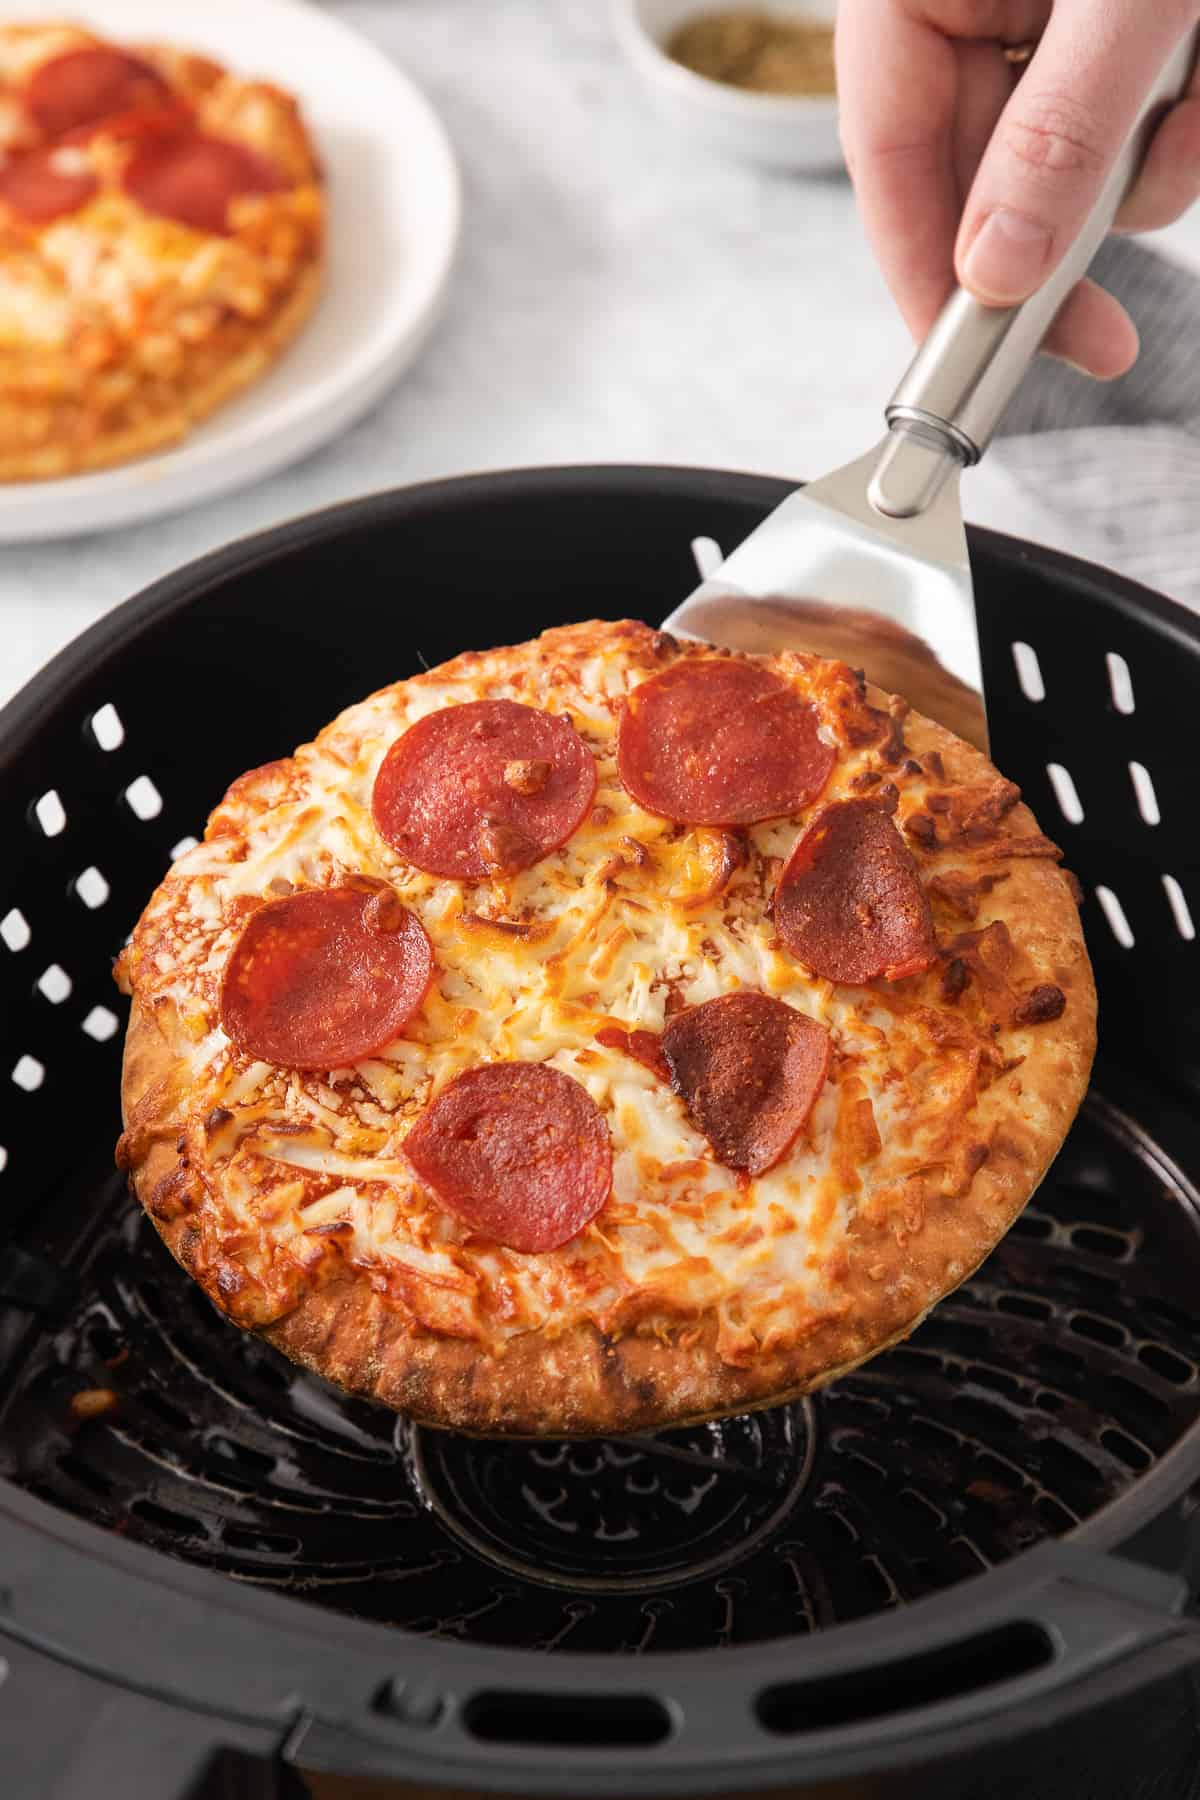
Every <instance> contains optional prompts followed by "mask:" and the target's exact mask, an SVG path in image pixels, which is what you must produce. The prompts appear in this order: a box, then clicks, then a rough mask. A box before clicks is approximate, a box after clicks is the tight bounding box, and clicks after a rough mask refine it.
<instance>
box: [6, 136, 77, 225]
mask: <svg viewBox="0 0 1200 1800" xmlns="http://www.w3.org/2000/svg"><path fill="white" fill-rule="evenodd" d="M99 185H100V184H99V182H98V181H97V180H96V177H95V175H94V174H93V173H92V171H91V169H90V168H88V167H87V166H86V165H85V164H84V162H83V159H82V156H81V154H80V153H79V152H78V151H63V150H27V151H26V152H25V153H24V155H22V156H14V157H13V158H12V159H11V161H9V162H7V163H5V164H4V166H3V167H2V168H0V201H2V202H3V203H4V204H5V205H6V206H10V207H11V208H12V210H13V212H15V213H17V214H19V216H20V217H21V218H22V219H24V220H25V221H26V222H27V223H28V224H30V225H48V224H49V223H50V221H51V219H61V218H62V217H63V216H64V214H66V213H73V212H78V211H79V208H80V207H81V206H86V205H87V203H88V201H89V200H90V199H91V197H92V195H93V194H94V193H95V192H96V190H97V188H98V187H99Z"/></svg>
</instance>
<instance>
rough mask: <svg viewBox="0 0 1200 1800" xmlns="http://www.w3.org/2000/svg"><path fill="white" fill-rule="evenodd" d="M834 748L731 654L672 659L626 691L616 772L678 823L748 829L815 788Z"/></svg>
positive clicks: (757, 668) (807, 713)
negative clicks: (700, 658) (681, 660)
mask: <svg viewBox="0 0 1200 1800" xmlns="http://www.w3.org/2000/svg"><path fill="white" fill-rule="evenodd" d="M834 760H835V757H834V751H833V749H832V747H831V746H830V745H829V744H827V743H825V741H824V740H823V739H822V738H821V736H820V735H819V733H818V731H817V713H816V709H815V707H813V706H811V705H810V704H809V703H808V701H807V700H802V699H801V698H800V696H799V694H797V693H795V692H794V691H793V690H792V689H791V688H790V687H789V686H788V684H787V682H786V681H783V680H781V679H780V677H779V676H778V675H774V674H772V672H771V671H770V670H769V669H764V668H763V667H762V666H761V665H760V664H758V663H752V662H738V661H735V660H734V659H733V657H726V656H721V657H711V658H709V659H708V660H706V661H699V662H691V661H684V662H677V663H675V664H673V665H672V667H671V668H669V669H664V670H663V673H662V674H661V675H653V676H651V678H650V680H649V681H643V682H642V683H641V685H640V686H639V687H636V688H634V690H633V692H632V693H631V694H630V696H629V698H628V699H627V700H626V702H625V705H624V708H623V709H622V713H621V725H620V731H619V734H618V737H617V768H618V770H619V772H620V776H621V780H622V782H623V784H624V786H625V789H626V792H627V793H630V794H632V796H633V798H634V799H635V800H636V801H637V803H638V805H639V806H644V807H645V808H646V811H647V812H652V813H658V814H659V815H660V816H661V817H662V818H665V819H675V820H677V821H678V822H679V823H681V824H684V825H754V824H757V823H758V822H759V821H760V820H762V819H781V818H783V817H785V816H786V815H787V814H788V813H793V812H798V811H799V810H800V808H801V807H802V806H806V805H807V804H808V802H809V801H810V800H812V799H814V798H815V797H816V795H817V794H819V793H820V791H821V789H822V788H823V787H824V786H825V783H826V782H827V781H828V779H829V774H830V770H831V769H832V768H833V764H834Z"/></svg>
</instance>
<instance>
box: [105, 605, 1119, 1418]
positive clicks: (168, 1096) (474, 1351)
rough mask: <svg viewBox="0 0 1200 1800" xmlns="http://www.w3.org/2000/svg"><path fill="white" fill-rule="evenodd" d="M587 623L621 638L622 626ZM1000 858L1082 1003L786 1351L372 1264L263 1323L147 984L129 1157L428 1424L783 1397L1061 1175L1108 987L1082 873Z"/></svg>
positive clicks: (971, 775)
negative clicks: (1094, 965)
mask: <svg viewBox="0 0 1200 1800" xmlns="http://www.w3.org/2000/svg"><path fill="white" fill-rule="evenodd" d="M571 629H575V630H578V631H580V632H586V631H592V632H593V633H594V634H599V641H604V638H605V635H606V634H612V633H614V632H617V631H618V630H619V629H622V628H618V627H607V626H601V627H582V628H571ZM466 660H467V659H460V661H466ZM454 666H456V665H451V667H454ZM436 673H437V672H435V674H436ZM867 698H868V699H869V700H870V702H871V703H872V704H874V705H875V706H877V707H879V708H881V709H886V708H887V705H888V696H886V695H883V694H881V693H880V692H879V691H878V690H870V691H869V693H868V695H867ZM904 731H905V738H906V742H907V747H908V751H909V753H910V754H912V755H915V756H917V757H921V756H923V755H925V754H926V753H928V752H930V751H936V752H938V753H939V754H940V755H941V758H942V760H943V764H944V768H945V775H946V782H947V785H952V784H954V783H967V784H975V783H981V784H982V783H987V782H994V781H995V780H996V773H995V770H994V769H993V767H992V765H991V764H990V763H989V762H988V761H987V759H986V758H985V757H984V756H982V754H981V753H980V752H978V751H976V750H974V749H973V748H971V747H970V746H969V745H967V744H965V743H964V742H962V741H961V740H960V739H957V738H955V737H953V736H952V735H951V734H950V733H949V732H947V731H945V730H944V729H943V728H942V727H941V726H939V725H937V724H935V723H933V722H932V721H930V720H928V719H925V718H923V717H921V716H920V715H917V714H914V713H910V714H909V715H908V717H907V719H906V720H905V723H904ZM287 769H288V765H286V764H280V765H269V766H268V770H267V771H264V772H263V773H262V776H261V778H256V777H251V778H247V779H248V781H249V782H250V787H249V790H248V791H247V789H245V788H243V789H242V793H241V794H240V795H235V796H234V800H233V802H232V805H233V808H234V813H235V814H236V812H237V810H238V808H239V807H241V806H244V805H249V806H250V807H251V808H253V804H254V798H255V781H256V779H257V780H258V786H259V792H260V793H262V792H270V793H273V794H278V792H279V790H280V784H281V783H286V780H287ZM1004 836H1005V838H1010V839H1021V838H1024V839H1030V838H1036V837H1037V836H1038V832H1037V825H1036V822H1035V820H1034V818H1033V815H1032V814H1031V813H1030V812H1029V810H1028V809H1027V808H1026V807H1025V806H1023V805H1017V806H1016V807H1015V808H1013V809H1012V810H1010V811H1009V812H1008V814H1007V816H1006V817H1005V819H1004ZM960 860H969V858H963V859H960ZM986 866H987V867H988V868H989V869H991V870H992V871H993V872H1004V874H1005V879H1004V882H1003V885H1002V887H1000V888H999V889H998V890H997V895H998V896H1002V897H1003V904H1002V911H1003V914H1004V916H1005V917H1006V918H1007V919H1008V920H1009V922H1010V923H1011V925H1012V927H1013V933H1014V936H1015V937H1016V939H1017V942H1018V944H1019V946H1020V948H1021V950H1022V952H1023V953H1024V954H1027V955H1028V957H1029V959H1030V961H1031V962H1032V963H1033V965H1034V966H1035V968H1036V971H1037V974H1038V977H1039V979H1040V980H1043V981H1046V982H1052V983H1054V984H1056V985H1057V986H1058V987H1059V988H1060V989H1061V991H1062V994H1063V995H1064V997H1065V1007H1064V1010H1063V1012H1062V1014H1061V1016H1060V1017H1059V1018H1057V1019H1056V1020H1054V1021H1052V1022H1050V1023H1043V1024H1039V1025H1033V1026H1031V1027H1030V1028H1028V1029H1027V1030H1026V1031H1025V1032H1024V1033H1023V1034H1021V1035H1022V1049H1023V1051H1024V1060H1023V1062H1022V1063H1021V1067H1020V1075H1019V1086H1014V1088H1013V1097H1012V1100H1011V1103H1009V1102H1008V1101H1007V1100H1006V1102H1005V1105H1004V1108H1003V1111H1002V1114H1001V1118H1000V1124H999V1125H998V1126H997V1127H995V1128H994V1129H993V1130H992V1132H991V1136H990V1144H989V1148H988V1154H987V1157H986V1160H985V1161H984V1162H983V1164H982V1166H978V1167H975V1168H974V1172H973V1173H972V1172H971V1158H970V1155H969V1150H970V1145H969V1142H968V1141H967V1140H968V1139H969V1136H970V1133H969V1130H966V1131H965V1134H960V1136H959V1141H958V1143H957V1146H956V1147H957V1148H959V1149H962V1150H964V1151H965V1152H967V1154H968V1160H967V1164H966V1174H965V1179H964V1180H963V1181H961V1182H960V1183H959V1184H958V1188H959V1191H957V1192H956V1191H952V1190H953V1187H954V1184H950V1191H946V1192H945V1193H942V1194H936V1193H934V1194H930V1195H928V1196H927V1197H926V1198H925V1200H924V1202H923V1204H922V1205H921V1206H919V1207H918V1208H917V1209H916V1211H915V1212H914V1211H912V1210H908V1211H906V1210H905V1209H903V1208H898V1207H896V1206H894V1205H879V1206H874V1205H871V1204H864V1205H861V1206H860V1207H859V1208H858V1210H857V1211H856V1213H855V1214H854V1216H853V1218H852V1220H851V1222H850V1224H849V1226H848V1229H847V1231H846V1233H845V1234H844V1237H843V1239H842V1241H841V1244H840V1247H839V1250H838V1251H837V1252H836V1253H835V1255H834V1256H833V1258H832V1259H831V1262H830V1266H829V1268H828V1269H827V1271H826V1280H827V1284H828V1287H829V1290H830V1292H831V1293H832V1295H833V1296H834V1298H833V1302H832V1304H830V1305H828V1306H826V1307H825V1308H824V1309H822V1310H821V1311H820V1312H819V1313H817V1314H815V1315H814V1316H811V1317H805V1316H803V1309H800V1312H799V1315H798V1317H797V1321H796V1330H795V1333H794V1341H792V1342H790V1343H789V1344H787V1345H785V1346H784V1347H782V1348H777V1349H773V1350H772V1349H768V1350H765V1351H762V1350H760V1351H758V1352H757V1353H755V1354H751V1355H749V1356H747V1357H743V1358H738V1359H737V1360H736V1361H731V1360H730V1355H729V1347H728V1338H727V1322H726V1327H725V1329H724V1330H723V1324H722V1317H721V1312H720V1309H718V1308H716V1307H710V1308H707V1309H703V1310H701V1311H699V1312H698V1313H697V1314H696V1315H695V1316H693V1317H691V1318H688V1319H686V1320H679V1321H678V1322H676V1323H675V1324H673V1325H670V1326H668V1327H667V1328H664V1327H663V1326H662V1325H661V1323H659V1324H657V1325H656V1326H655V1328H654V1329H653V1330H639V1329H637V1328H636V1327H634V1328H629V1329H623V1330H621V1331H618V1332H615V1333H608V1332H606V1331H603V1330H601V1329H599V1328H598V1327H597V1326H596V1325H595V1324H593V1323H591V1322H589V1321H581V1322H578V1323H574V1324H572V1325H570V1326H569V1327H568V1328H567V1329H565V1330H563V1331H561V1332H554V1331H551V1330H534V1331H527V1332H519V1333H517V1334H515V1335H513V1336H511V1337H509V1338H508V1339H507V1340H506V1341H505V1342H504V1343H503V1344H499V1345H493V1346H490V1347H484V1346H481V1345H480V1344H479V1343H478V1342H476V1341H474V1340H473V1339H471V1338H468V1337H462V1336H455V1335H452V1334H448V1333H446V1332H441V1331H433V1330H429V1329H427V1328H425V1327H424V1326H422V1325H420V1324H418V1323H417V1320H416V1318H415V1317H414V1315H413V1314H412V1313H411V1312H410V1311H409V1310H408V1309H406V1308H405V1307H404V1306H403V1305H400V1304H397V1302H396V1301H395V1299H394V1298H385V1297H384V1296H383V1295H382V1294H381V1293H380V1292H378V1291H377V1290H376V1288H375V1287H373V1286H372V1285H371V1283H370V1281H369V1280H368V1279H366V1278H365V1277H364V1272H363V1271H362V1270H361V1269H358V1268H356V1267H353V1266H345V1267H343V1268H342V1269H341V1270H340V1271H338V1272H334V1273H333V1274H331V1275H330V1274H328V1273H326V1274H325V1275H324V1276H323V1277H322V1280H321V1281H320V1282H319V1283H318V1284H316V1285H305V1284H303V1283H301V1284H300V1287H299V1288H298V1290H297V1291H296V1293H295V1295H294V1304H292V1305H291V1307H290V1310H285V1311H284V1313H283V1316H272V1317H267V1318H264V1319H262V1320H261V1321H256V1320H255V1319H254V1316H253V1314H254V1309H255V1304H256V1296H255V1293H254V1291H253V1287H254V1284H253V1283H252V1282H251V1283H248V1284H246V1285H245V1286H243V1284H242V1282H241V1278H240V1276H236V1275H235V1276H234V1277H233V1279H232V1281H229V1280H227V1279H226V1278H225V1277H224V1276H221V1275H218V1274H215V1273H214V1271H213V1269H212V1268H211V1267H210V1266H200V1265H198V1262H197V1246H198V1244H199V1241H200V1238H199V1233H198V1231H197V1229H196V1223H195V1221H196V1217H197V1212H196V1208H197V1206H199V1207H201V1208H202V1207H203V1205H204V1200H203V1197H202V1194H201V1192H200V1184H198V1183H197V1182H196V1178H195V1175H194V1172H193V1171H191V1170H189V1168H188V1166H187V1162H186V1159H185V1160H183V1161H181V1159H180V1156H179V1153H178V1150H177V1148H176V1135H177V1133H178V1131H179V1130H180V1128H181V1125H182V1122H183V1120H184V1117H185V1115H186V1110H187V1093H188V1083H189V1079H190V1077H189V1073H188V1070H187V1067H186V1066H185V1064H184V1063H183V1062H182V1061H181V1060H180V1058H179V1057H178V1056H177V1055H176V1053H175V1051H174V1050H173V1049H172V1045H171V1042H170V1041H169V1038H168V1036H167V1035H165V1034H164V1032H163V1030H161V1029H160V1026H159V1023H158V1021H157V1019H156V1018H155V1016H154V1015H153V1013H152V1011H151V1009H150V1008H149V1006H147V1005H144V1004H143V1003H142V1000H141V999H140V998H139V997H137V996H136V994H135V1000H134V1007H133V1013H132V1017H131V1021H130V1028H129V1035H128V1039H127V1044H126V1053H125V1065H124V1075H123V1082H122V1098H123V1106H124V1112H125V1119H126V1128H127V1135H126V1139H125V1140H123V1143H124V1144H125V1146H126V1153H125V1160H126V1162H127V1163H131V1164H132V1167H131V1178H132V1182H133V1185H134V1188H135V1191H136V1193H137V1194H138V1196H139V1198H140V1199H141V1201H142V1203H143V1205H144V1206H145V1207H146V1209H147V1211H148V1212H149V1213H150V1215H151V1217H152V1218H153V1219H154V1223H155V1225H156V1228H157V1229H158V1231H159V1233H160V1235H161V1236H162V1238H163V1240H164V1242H165V1243H166V1245H167V1247H168V1248H169V1250H170V1251H171V1253H172V1255H173V1256H175V1258H176V1259H177V1260H178V1261H179V1262H180V1263H181V1265H182V1266H183V1267H184V1268H185V1269H189V1271H190V1272H192V1273H193V1274H194V1275H196V1277H197V1278H198V1279H200V1280H201V1281H202V1282H203V1284H204V1285H205V1287H206V1290H207V1291H208V1292H209V1294H210V1297H211V1298H212V1299H213V1300H214V1301H215V1302H216V1304H217V1305H218V1306H220V1307H222V1308H223V1309H224V1310H226V1311H230V1312H231V1313H232V1314H233V1316H234V1317H235V1318H237V1319H238V1322H239V1323H243V1324H247V1325H250V1326H251V1327H252V1328H256V1329H258V1330H260V1331H261V1334H262V1335H263V1336H264V1337H265V1338H266V1339H267V1340H268V1341H269V1342H271V1343H272V1344H274V1345H275V1346H276V1347H277V1348H278V1349H280V1350H282V1351H283V1352H284V1353H285V1354H286V1355H288V1356H289V1357H291V1358H292V1359H293V1360H295V1361H296V1362H298V1363H300V1364H302V1365H304V1366H305V1367H307V1368H310V1369H312V1370H314V1371H315V1372H316V1373H318V1374H321V1375H323V1376H325V1377H326V1378H328V1379H329V1380H331V1381H334V1382H336V1383H338V1384H339V1385H340V1386H342V1387H344V1388H346V1389H348V1390H350V1391H351V1392H355V1393H359V1394H363V1395H367V1396H369V1397H371V1398H374V1399H376V1400H378V1401H380V1402H382V1403H383V1404H385V1405H387V1406H389V1407H392V1408H395V1409H396V1410H397V1411H400V1412H403V1413H406V1414H408V1415H409V1416H411V1417H412V1418H414V1419H416V1420H419V1421H422V1422H425V1423H428V1424H432V1425H438V1426H445V1427H451V1428H453V1429H455V1430H459V1431H464V1432H469V1433H476V1434H481V1435H500V1434H507V1435H514V1436H538V1435H545V1434H552V1435H555V1436H559V1435H592V1434H596V1433H611V1432H625V1431H635V1430H645V1429H650V1428H653V1427H660V1426H662V1425H664V1424H665V1423H668V1422H669V1423H682V1422H685V1421H697V1420H702V1419H707V1418H713V1417H718V1416H721V1415H724V1414H728V1413H731V1412H743V1411H746V1410H750V1409H753V1408H756V1407H764V1406H771V1405H776V1404H779V1403H781V1402H783V1401H786V1400H788V1399H791V1398H794V1397H796V1396H799V1395H801V1394H804V1393H807V1392H809V1391H811V1390H812V1389H814V1388H817V1387H820V1386H822V1385H823V1384H824V1383H826V1382H828V1381H830V1380H832V1379H833V1378H834V1377H835V1376H837V1375H838V1374H840V1373H842V1372H844V1371H846V1370H848V1369H851V1368H853V1367H855V1366H857V1365H858V1364H859V1363H861V1362H863V1361H864V1360H866V1359H867V1358H868V1357H870V1356H872V1355H874V1354H876V1353H877V1352H878V1351H879V1350H881V1349H883V1348H885V1347H887V1346H888V1345H890V1344H893V1343H895V1342H896V1341H897V1340H898V1339H901V1338H903V1337H905V1336H906V1335H907V1334H908V1333H909V1332H910V1331H912V1330H913V1329H914V1328H915V1327H916V1326H917V1325H918V1324H919V1323H920V1322H921V1320H922V1318H923V1317H924V1316H925V1314H926V1313H927V1312H928V1311H929V1309H930V1308H931V1307H932V1306H933V1305H934V1304H936V1302H937V1301H938V1300H939V1299H941V1298H942V1297H943V1296H944V1295H945V1294H947V1293H949V1292H950V1291H952V1290H953V1289H954V1288H956V1287H957V1286H958V1285H959V1284H960V1283H961V1282H962V1281H964V1280H965V1279H966V1278H967V1277H968V1276H969V1275H970V1274H971V1273H972V1272H973V1270H974V1269H975V1268H977V1267H978V1265H979V1264H980V1263H981V1262H982V1261H983V1260H984V1259H985V1258H986V1257H987V1255H988V1254H989V1252H990V1251H991V1250H992V1249H993V1248H994V1246H995V1244H996V1243H997V1242H998V1241H999V1239H1000V1238H1001V1237H1002V1236H1003V1235H1004V1233H1005V1232H1006V1231H1007V1230H1008V1228H1009V1226H1010V1225H1011V1224H1012V1222H1013V1220H1014V1219H1015V1218H1016V1217H1017V1215H1018V1214H1019V1213H1020V1211H1021V1210H1022V1208H1023V1207H1024V1205H1025V1204H1026V1202H1027V1200H1028V1199H1029V1196H1030V1195H1031V1193H1032V1192H1033V1191H1034V1189H1035V1188H1036V1187H1037V1185H1038V1183H1039V1182H1040V1181H1041V1179H1042V1177H1043V1175H1044V1174H1045V1172H1046V1169H1047V1168H1048V1166H1049V1164H1050V1163H1051V1161H1052V1160H1053V1158H1054V1156H1055V1154H1056V1153H1057V1151H1058V1149H1059V1147H1060V1145H1061V1143H1062V1141H1063V1138H1064V1137H1065V1135H1066V1133H1067V1130H1068V1129H1069V1127H1070V1124H1071V1121H1072V1119H1073V1117H1074V1115H1075V1112H1076V1110H1077V1108H1078V1106H1079V1104H1080V1102H1081V1100H1082V1098H1083V1095H1084V1092H1085V1090H1086V1086H1087V1079H1088V1073H1089V1069H1090V1065H1091V1060H1092V1055H1093V1051H1094V1046H1095V992H1094V987H1093V983H1092V976H1091V970H1090V967H1089V964H1088V960H1087V955H1086V951H1085V948H1084V944H1083V939H1082V935H1081V932H1080V928H1079V921H1078V916H1077V910H1076V905H1075V901H1074V898H1073V895H1072V889H1071V885H1070V882H1069V879H1068V877H1066V876H1065V875H1064V874H1063V872H1062V871H1061V870H1059V869H1058V868H1057V867H1056V866H1055V865H1054V863H1053V862H1052V861H1050V860H1048V859H1046V858H1045V857H1038V856H1021V855H1017V856H1012V857H1009V858H1006V859H1004V860H1003V861H1000V860H995V859H992V860H990V861H989V862H988V863H987V865H986ZM1006 1079H1009V1078H1008V1077H1006V1076H1001V1077H1000V1078H999V1080H1001V1081H1003V1080H1006ZM989 1091H990V1090H989ZM177 1203H178V1204H177ZM156 1215H157V1216H156ZM270 1310H272V1311H273V1310H274V1309H273V1308H272V1309H270Z"/></svg>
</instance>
